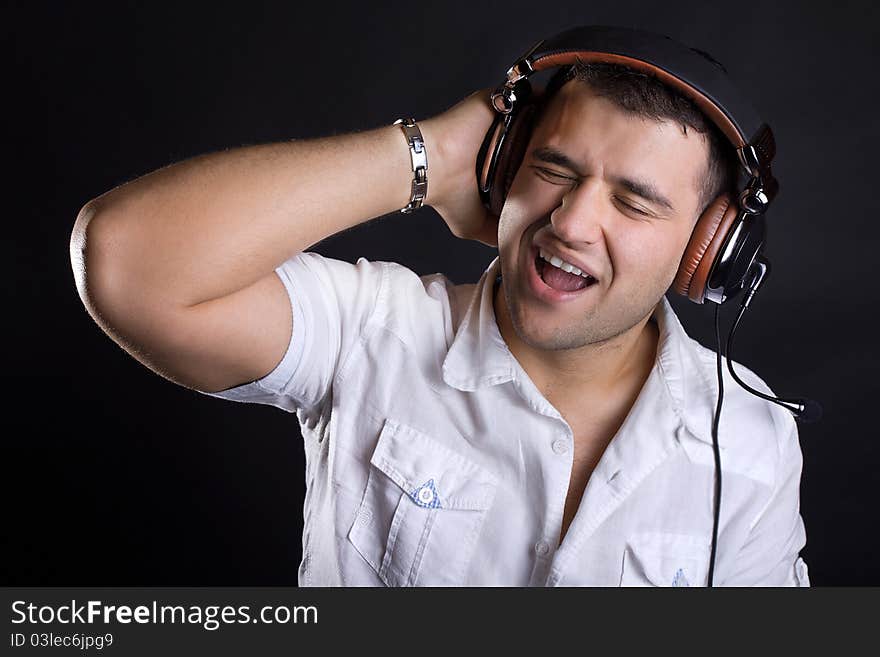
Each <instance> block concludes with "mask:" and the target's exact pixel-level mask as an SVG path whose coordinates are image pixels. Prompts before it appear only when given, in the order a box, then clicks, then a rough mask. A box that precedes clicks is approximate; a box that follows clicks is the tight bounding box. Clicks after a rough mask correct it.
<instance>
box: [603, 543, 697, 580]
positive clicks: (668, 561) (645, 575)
mask: <svg viewBox="0 0 880 657" xmlns="http://www.w3.org/2000/svg"><path fill="white" fill-rule="evenodd" d="M710 550H711V546H710V545H709V543H708V541H707V540H706V539H705V538H704V537H703V536H698V535H692V534H671V533H664V532H643V533H639V534H635V535H634V536H632V537H631V538H630V539H629V540H628V541H627V544H626V548H625V549H624V553H623V571H622V573H621V578H620V585H621V586H706V585H707V584H708V582H709V556H710V554H711V552H710Z"/></svg>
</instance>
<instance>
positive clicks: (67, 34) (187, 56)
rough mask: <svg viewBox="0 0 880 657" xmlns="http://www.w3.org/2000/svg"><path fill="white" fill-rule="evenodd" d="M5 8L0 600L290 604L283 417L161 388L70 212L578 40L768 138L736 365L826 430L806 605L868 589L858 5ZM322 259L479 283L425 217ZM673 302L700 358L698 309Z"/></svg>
mask: <svg viewBox="0 0 880 657" xmlns="http://www.w3.org/2000/svg"><path fill="white" fill-rule="evenodd" d="M3 13H4V17H3V20H2V21H0V22H2V23H3V26H2V27H0V30H2V31H3V33H2V37H3V43H4V45H5V46H6V48H5V49H6V50H7V53H6V55H5V56H4V61H6V62H7V67H8V71H7V72H8V75H7V76H6V80H7V85H6V93H5V94H4V95H5V101H4V110H3V111H4V113H6V114H7V119H6V121H5V122H4V123H5V126H6V129H7V130H8V134H7V139H6V140H5V141H6V144H7V147H8V150H7V152H6V156H7V157H6V158H5V160H6V165H7V170H6V174H5V175H4V182H5V183H6V184H5V185H4V187H5V190H6V193H5V194H4V201H5V203H4V209H5V210H6V212H5V213H4V214H5V217H4V221H3V233H4V235H3V244H4V249H3V255H4V256H5V264H6V266H5V267H4V275H3V278H2V284H3V291H4V296H5V298H6V299H7V300H8V301H7V305H6V311H5V312H4V313H3V314H4V318H3V319H4V321H3V330H4V333H5V337H4V340H3V345H4V352H5V354H4V355H5V357H4V365H5V367H4V368H3V406H4V411H5V413H4V416H5V422H4V428H3V431H2V435H3V438H2V445H3V449H2V453H0V458H2V472H0V475H2V480H3V501H4V512H3V538H2V541H3V543H4V552H5V558H4V564H5V573H4V577H3V580H4V581H3V583H4V584H12V585H48V584H52V585H79V586H86V585H90V586H99V585H100V586H108V585H128V586H132V585H157V586H158V585H237V584H242V585H244V584H246V585H275V584H277V585H281V584H284V585H295V584H296V571H297V567H298V565H299V560H300V556H301V530H302V501H303V493H304V476H303V467H304V466H303V451H302V446H301V443H300V439H301V436H300V434H299V427H298V425H297V423H296V418H295V416H294V415H292V414H288V413H285V412H283V411H281V410H279V409H275V408H272V407H269V406H261V405H252V404H237V403H234V402H228V401H223V400H219V399H214V398H210V397H206V396H204V395H201V394H199V393H197V392H195V391H192V390H188V389H186V388H182V387H178V386H176V385H174V384H172V383H170V382H168V381H166V380H165V379H162V378H161V377H159V376H157V375H156V374H154V373H153V372H151V371H150V370H148V369H146V368H145V367H143V366H142V365H141V364H140V363H138V362H137V361H136V360H134V359H133V358H132V357H130V356H129V355H128V354H126V353H125V352H124V351H122V350H121V349H120V348H119V347H118V346H117V345H116V344H115V343H114V342H113V341H112V340H110V338H109V337H107V336H106V335H105V334H104V333H103V332H102V331H101V330H100V328H99V327H98V326H97V324H95V323H94V322H93V320H92V319H91V317H90V316H89V315H88V313H87V312H86V310H85V308H84V307H83V305H82V303H81V301H80V299H79V297H78V295H77V291H76V288H75V285H74V279H73V275H72V271H71V266H70V259H69V251H68V248H69V239H70V231H71V228H72V226H73V222H74V220H75V218H76V215H77V212H78V211H79V209H80V208H81V207H82V206H83V204H85V203H86V202H87V201H88V200H90V199H91V198H94V197H95V196H97V195H99V194H101V193H103V192H104V191H106V190H108V189H110V188H112V187H115V186H117V185H119V184H121V183H123V182H125V181H127V180H131V179H132V178H135V177H138V176H140V175H143V174H145V173H147V172H149V171H152V170H154V169H156V168H159V167H161V166H164V165H166V164H169V163H172V162H175V161H179V160H181V159H184V158H187V157H190V156H193V155H197V154H200V153H204V152H208V151H214V150H220V149H224V148H230V147H236V146H241V145H246V144H256V143H262V142H268V141H277V140H287V139H292V138H306V137H312V136H319V135H329V134H338V133H341V132H346V131H350V130H359V129H367V128H372V127H378V126H380V125H387V124H388V123H390V122H392V121H393V120H394V119H395V118H397V117H398V116H414V117H415V118H416V119H422V118H426V117H427V116H430V115H433V114H436V113H438V112H441V111H442V110H444V109H446V108H447V107H449V106H451V105H452V104H454V103H455V102H456V101H457V100H459V99H460V98H462V97H464V96H465V95H467V94H468V93H470V92H471V91H473V90H476V89H478V88H482V87H486V86H489V85H490V84H495V83H497V82H499V81H500V80H501V77H502V75H503V73H504V71H505V70H506V68H507V67H508V66H509V65H510V63H511V62H512V61H513V59H514V58H515V57H516V56H518V55H520V54H521V53H522V51H523V50H525V48H526V47H528V46H530V45H532V43H534V42H535V41H536V40H537V39H540V38H542V37H545V36H549V35H551V34H553V33H556V32H558V31H561V30H563V29H566V28H568V27H571V26H573V25H578V24H619V25H628V26H632V27H640V28H643V29H649V30H653V31H656V32H661V33H664V34H668V35H669V36H671V37H673V38H674V39H677V40H680V41H683V42H684V43H686V44H687V45H691V46H694V47H698V48H701V49H703V50H706V51H708V52H709V53H711V54H712V55H713V56H714V57H715V58H716V59H718V60H720V61H721V62H722V63H723V64H724V65H725V66H726V67H727V69H728V71H729V72H730V74H731V76H732V77H733V79H734V80H735V81H737V82H738V83H739V84H740V86H741V87H743V88H744V90H746V91H747V92H748V95H749V97H750V98H751V99H752V102H753V104H754V105H755V106H756V108H757V109H758V110H759V112H760V113H761V115H762V116H763V118H764V119H765V120H767V121H768V122H769V123H770V125H771V126H772V127H773V130H774V133H775V135H776V141H777V146H778V155H777V158H776V160H775V162H774V172H775V173H776V175H777V177H778V178H779V180H780V183H781V191H780V194H779V196H778V197H777V200H776V202H775V203H774V205H773V208H772V209H771V211H770V213H768V231H769V235H768V244H767V249H766V253H767V255H768V256H769V257H770V259H771V261H772V263H773V272H772V274H771V277H770V279H769V280H768V282H767V283H766V284H765V286H764V287H763V289H762V290H761V293H760V294H759V295H758V296H757V297H756V298H755V300H754V302H753V303H752V305H751V308H752V312H751V313H750V314H749V315H747V316H746V318H745V319H744V322H743V324H742V327H741V328H740V329H739V330H738V331H737V342H736V345H735V346H736V350H735V358H736V360H738V361H740V362H742V363H744V364H745V365H747V366H749V367H750V368H752V369H754V370H756V371H757V372H758V373H759V374H760V375H761V376H762V377H763V378H764V379H765V380H766V381H767V382H768V384H769V385H770V386H771V387H772V388H773V389H774V390H775V391H776V392H777V393H779V394H780V395H782V396H783V397H785V396H789V397H791V396H800V395H803V396H808V397H812V398H815V399H817V400H818V401H819V402H820V403H821V404H822V405H823V406H824V410H825V418H824V420H823V421H822V422H820V423H819V424H813V425H801V428H800V438H801V445H802V449H803V453H804V471H803V477H802V494H801V513H802V515H803V517H804V520H805V524H806V528H807V545H806V547H805V548H804V550H803V551H802V556H803V557H804V559H805V560H806V561H807V563H808V565H809V567H810V577H811V580H812V582H813V584H814V585H862V584H873V585H876V584H878V583H880V560H878V559H876V558H875V557H874V549H875V539H876V537H877V529H876V522H875V520H876V518H877V512H876V503H877V500H878V495H877V494H876V492H875V479H876V478H875V470H876V469H877V466H878V465H880V458H878V448H877V442H876V438H877V431H876V429H875V426H874V422H873V416H872V415H871V411H870V403H871V401H872V400H874V399H877V398H878V394H877V393H878V390H877V385H876V383H875V380H874V378H873V376H872V375H873V372H874V369H875V367H876V363H877V358H876V349H875V330H874V318H875V314H874V308H875V302H876V298H877V294H876V289H875V276H874V272H873V268H874V266H875V263H876V258H875V257H874V253H875V249H874V248H873V247H874V244H875V243H876V241H877V236H878V229H877V222H878V200H877V199H878V197H877V195H876V191H875V185H876V180H877V173H878V167H877V166H876V164H875V163H876V157H877V155H876V153H877V152H878V141H880V139H878V135H880V119H878V118H877V112H876V107H877V102H876V101H877V91H876V89H877V84H876V67H877V64H878V58H877V56H876V54H875V53H876V46H875V44H874V43H873V41H874V35H875V34H876V33H877V32H878V30H880V20H878V19H880V15H878V9H877V7H876V5H872V4H871V3H868V2H863V3H848V2H834V3H828V4H827V6H826V7H825V8H816V7H814V6H812V3H810V4H807V3H803V4H801V3H778V2H773V3H769V2H768V3H764V4H760V3H758V4H755V3H750V4H749V5H748V6H746V5H744V4H741V3H737V4H736V5H733V4H731V5H722V4H718V3H705V2H697V1H695V2H662V3H660V2H654V1H646V0H640V1H633V0H614V2H590V3H587V2H581V1H571V2H542V3H537V4H536V3H526V2H505V3H501V2H484V3H480V2H443V3H391V2H389V3H373V2H371V3H362V4H356V3H317V4H310V5H307V6H303V5H300V4H294V3H280V2H279V3H272V4H262V3H258V2H247V3H240V4H232V3H218V2H212V3H206V4H204V5H202V6H199V7H196V6H193V5H190V4H189V3H186V4H184V3H174V4H170V3H169V4H167V5H163V6H161V7H157V6H155V4H154V3H149V4H148V3H135V2H114V3H112V4H108V5H106V6H100V5H94V4H91V5H88V6H85V5H84V4H83V3H58V4H46V3H42V4H38V3H27V2H20V3H6V5H5V8H4V11H3ZM356 182H357V181H352V188H353V189H355V188H356ZM313 250H315V251H318V252H320V253H322V254H324V255H326V256H329V257H335V258H341V259H344V260H348V261H350V262H354V261H355V260H356V259H357V258H358V257H359V256H364V257H367V258H368V259H371V260H393V261H396V262H400V263H402V264H405V265H406V266H408V267H410V268H412V269H413V270H414V271H416V272H418V273H419V274H428V273H433V272H443V273H445V274H446V275H447V276H449V277H450V279H452V280H453V281H454V282H456V283H464V282H473V281H476V280H477V278H478V277H479V275H480V274H481V273H482V271H483V270H484V269H485V267H486V265H487V264H488V263H489V262H490V261H491V260H492V258H494V256H495V254H496V251H495V250H494V249H490V248H489V247H487V246H484V245H482V244H479V243H476V242H465V241H462V240H458V239H456V238H455V237H454V236H453V235H452V234H451V233H450V232H449V230H448V229H447V227H446V225H445V224H444V223H443V221H442V219H440V217H439V216H438V215H436V214H435V213H434V211H433V210H431V209H425V210H422V211H420V212H418V213H415V214H414V215H400V214H397V215H394V216H388V217H384V218H382V219H381V220H377V221H372V222H368V223H365V224H363V225H361V226H359V227H357V228H355V229H352V230H351V231H347V232H344V233H342V234H339V235H336V236H334V237H331V238H329V239H327V240H325V241H324V242H322V243H320V244H319V245H318V246H316V247H315V248H314V249H313ZM669 296H670V300H671V302H672V303H673V305H674V306H675V308H676V310H677V312H678V314H679V317H680V318H681V320H682V323H683V324H684V326H685V328H686V330H687V331H688V332H689V333H690V334H691V335H692V336H693V337H695V338H696V339H698V340H699V341H700V342H702V343H703V344H705V345H707V346H710V347H711V348H714V334H713V325H712V312H711V308H710V307H709V306H705V307H699V306H696V305H694V304H691V303H689V302H687V301H686V300H684V299H683V298H680V297H674V295H672V293H670V295H669ZM725 310H727V309H726V308H725ZM724 318H725V320H726V321H727V323H726V324H725V326H728V325H729V321H730V320H731V319H732V311H727V312H726V314H724Z"/></svg>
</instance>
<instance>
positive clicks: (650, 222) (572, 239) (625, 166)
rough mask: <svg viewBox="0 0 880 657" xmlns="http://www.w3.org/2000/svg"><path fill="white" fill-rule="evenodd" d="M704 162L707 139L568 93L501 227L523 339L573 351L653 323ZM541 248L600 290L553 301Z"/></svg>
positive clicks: (530, 149) (539, 139) (509, 289)
mask: <svg viewBox="0 0 880 657" xmlns="http://www.w3.org/2000/svg"><path fill="white" fill-rule="evenodd" d="M554 154H555V157H554ZM560 155H561V156H564V158H567V159H568V162H567V165H566V161H565V159H564V158H560V157H559V156H560ZM707 157H708V146H707V145H706V143H705V141H704V139H703V137H702V135H700V134H699V133H697V132H695V131H693V130H689V131H688V134H687V135H685V134H684V133H683V132H682V130H681V127H680V126H679V125H678V124H677V123H673V122H657V121H655V120H652V119H647V118H642V117H638V116H634V115H631V114H628V113H626V112H625V111H624V110H622V109H620V108H618V107H617V106H616V105H614V104H613V103H612V102H611V101H609V100H607V99H605V98H601V97H599V96H596V95H594V94H593V93H592V91H591V90H590V89H589V88H588V87H587V86H586V85H584V84H582V83H580V82H578V81H572V82H569V83H567V84H565V85H564V86H563V87H562V88H561V89H560V90H559V92H558V93H557V94H556V96H554V97H553V99H552V100H551V101H550V105H549V106H548V107H547V110H546V112H545V114H544V116H543V117H542V119H541V121H540V123H539V124H538V125H537V126H536V128H535V130H534V131H533V133H532V135H531V140H530V142H529V144H528V146H527V148H526V152H525V156H524V157H523V161H522V165H521V166H520V168H519V171H518V172H517V175H516V177H515V178H514V181H513V183H512V185H511V188H510V191H509V193H508V196H507V200H506V202H505V205H504V210H503V212H502V213H501V217H500V220H499V228H498V249H499V255H500V258H501V273H502V276H503V280H504V286H503V287H504V294H505V300H506V303H507V307H508V309H509V311H510V318H511V322H512V324H513V326H514V328H515V330H516V332H517V335H518V336H519V338H520V339H521V340H522V341H523V342H525V343H527V344H529V345H531V346H532V347H533V348H536V349H545V350H559V349H574V348H577V347H582V346H584V345H587V344H592V343H596V342H601V341H604V340H607V339H609V338H612V337H614V336H617V335H619V334H621V333H623V332H625V331H627V330H628V329H630V328H632V327H633V326H635V325H636V324H637V323H638V322H640V321H641V320H642V319H644V318H645V317H647V316H648V315H649V314H650V313H651V312H652V311H653V309H654V307H655V306H656V304H657V303H658V302H659V300H660V298H661V297H662V296H663V294H664V293H665V292H666V290H667V289H669V286H670V285H671V284H672V281H673V279H674V278H675V274H676V271H677V270H678V266H679V263H680V261H681V257H682V253H683V252H684V248H685V246H686V245H687V243H688V240H689V239H690V235H691V231H692V230H693V227H694V224H695V222H696V218H697V212H698V209H699V208H698V207H697V206H698V202H699V193H698V181H699V180H700V177H701V176H702V175H704V172H705V169H706V163H707ZM626 181H635V182H636V183H637V185H636V190H634V189H633V188H632V187H633V185H631V184H629V183H628V182H626ZM646 189H647V190H650V191H648V192H646V193H647V195H648V196H653V197H654V198H653V199H650V198H646V197H645V196H644V195H643V194H642V193H641V192H642V190H646ZM664 201H665V202H664ZM666 203H668V205H669V206H671V207H667V204H666ZM628 206H629V207H628ZM640 211H641V212H644V213H645V214H641V213H640ZM537 244H541V245H544V246H545V247H546V250H547V251H550V252H551V253H553V254H555V255H556V256H558V257H561V258H562V259H563V260H566V261H568V262H572V261H574V262H572V264H577V263H578V262H580V263H581V265H583V266H582V267H581V269H586V270H587V271H589V272H590V273H592V274H593V275H594V276H595V277H596V279H597V282H595V283H593V284H592V285H590V286H589V287H587V288H585V289H584V290H581V291H579V292H576V293H573V294H572V293H568V295H567V298H565V299H562V300H556V299H552V298H550V297H551V296H552V295H553V292H552V291H551V290H550V288H549V287H547V286H546V284H545V283H543V281H542V279H541V277H540V276H539V275H538V273H537V269H536V263H535V259H536V257H537V256H538V246H537ZM543 266H544V267H546V268H548V269H549V268H550V264H549V263H546V264H543ZM530 277H531V281H530ZM533 285H537V289H536V288H535V287H533ZM542 286H543V287H542Z"/></svg>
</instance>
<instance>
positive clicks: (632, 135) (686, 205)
mask: <svg viewBox="0 0 880 657" xmlns="http://www.w3.org/2000/svg"><path fill="white" fill-rule="evenodd" d="M541 147H551V148H553V149H556V150H559V151H562V152H563V153H564V154H565V155H567V156H568V157H569V158H570V159H571V160H572V161H573V162H574V163H576V164H577V166H578V167H579V168H578V171H577V173H581V174H583V175H585V176H591V175H599V176H607V177H608V178H615V177H617V178H619V177H635V178H639V179H641V180H645V181H647V182H650V183H651V184H653V185H654V186H655V187H656V188H657V189H658V190H660V191H662V192H663V194H664V195H665V196H667V197H668V198H671V199H672V200H673V201H674V202H675V201H678V202H676V203H675V205H676V207H677V210H678V211H679V212H686V211H689V210H691V209H692V208H693V207H695V206H696V204H697V202H698V197H699V186H700V183H701V182H702V178H703V176H704V175H705V173H706V165H707V161H708V143H707V141H706V140H705V138H704V137H703V135H701V134H700V133H698V132H696V131H695V130H693V129H689V130H688V131H687V134H685V133H684V131H683V130H682V127H681V126H680V125H679V124H678V123H677V122H675V121H673V120H671V119H663V120H657V119H653V118H651V117H645V116H640V115H636V114H634V113H632V112H628V111H627V110H625V109H623V108H621V107H620V106H618V105H617V104H615V103H614V102H613V101H611V100H609V99H608V98H605V97H602V96H600V95H598V94H596V93H595V92H594V91H593V90H592V89H590V88H589V87H588V86H587V85H585V84H583V83H581V82H579V81H576V80H575V81H571V82H569V83H567V84H565V85H564V86H563V87H562V88H561V89H560V90H559V91H558V92H557V93H556V95H555V96H554V97H553V98H551V99H550V101H549V103H548V106H547V107H546V109H545V111H544V113H543V116H542V117H541V118H540V121H539V122H538V124H537V125H536V126H535V129H534V131H533V132H532V136H531V139H530V143H529V146H528V150H527V151H526V158H529V157H530V155H531V154H532V153H533V152H534V151H535V150H536V149H538V148H541Z"/></svg>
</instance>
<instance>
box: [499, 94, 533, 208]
mask: <svg viewBox="0 0 880 657" xmlns="http://www.w3.org/2000/svg"><path fill="white" fill-rule="evenodd" d="M537 108H538V104H537V103H536V102H534V101H533V100H532V99H531V98H530V99H529V102H526V103H525V105H523V106H522V107H519V108H517V109H516V110H515V112H516V114H515V115H514V116H512V117H511V118H510V123H509V124H508V127H507V132H506V134H505V135H504V140H503V141H502V143H501V150H500V151H499V153H498V164H497V166H496V168H495V176H494V178H493V180H492V185H491V188H490V190H489V197H490V208H489V209H490V211H491V212H492V214H493V215H495V216H496V217H500V216H501V210H502V208H503V207H504V201H505V200H506V199H507V193H508V192H509V191H510V186H511V185H512V184H513V179H514V178H515V177H516V172H517V170H518V169H519V165H520V163H521V162H522V159H523V155H525V150H526V146H528V144H529V139H530V137H531V134H532V128H533V126H534V121H535V115H536V112H537Z"/></svg>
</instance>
